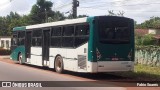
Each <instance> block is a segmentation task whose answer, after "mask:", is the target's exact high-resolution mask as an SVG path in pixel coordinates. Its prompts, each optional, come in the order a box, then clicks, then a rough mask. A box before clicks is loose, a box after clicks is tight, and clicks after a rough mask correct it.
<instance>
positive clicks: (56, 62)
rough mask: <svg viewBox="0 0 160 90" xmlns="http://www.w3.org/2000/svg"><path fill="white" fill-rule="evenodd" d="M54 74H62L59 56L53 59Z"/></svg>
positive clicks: (61, 62)
mask: <svg viewBox="0 0 160 90" xmlns="http://www.w3.org/2000/svg"><path fill="white" fill-rule="evenodd" d="M54 68H55V70H56V72H58V73H63V71H64V69H63V59H62V57H61V56H57V57H56V59H55V66H54Z"/></svg>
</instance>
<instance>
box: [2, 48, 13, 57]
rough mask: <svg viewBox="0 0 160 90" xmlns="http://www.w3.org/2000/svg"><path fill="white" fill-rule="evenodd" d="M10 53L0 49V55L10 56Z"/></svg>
mask: <svg viewBox="0 0 160 90" xmlns="http://www.w3.org/2000/svg"><path fill="white" fill-rule="evenodd" d="M10 54H11V51H10V50H6V49H2V48H0V55H10Z"/></svg>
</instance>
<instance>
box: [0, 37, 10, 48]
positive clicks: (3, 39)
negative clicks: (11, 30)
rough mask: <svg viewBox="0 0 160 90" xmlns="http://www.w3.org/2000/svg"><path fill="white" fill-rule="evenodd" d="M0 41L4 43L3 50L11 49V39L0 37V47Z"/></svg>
mask: <svg viewBox="0 0 160 90" xmlns="http://www.w3.org/2000/svg"><path fill="white" fill-rule="evenodd" d="M2 41H4V47H3V48H4V49H10V47H11V38H7V37H6V38H3V37H1V38H0V47H2ZM6 41H8V47H7V43H6Z"/></svg>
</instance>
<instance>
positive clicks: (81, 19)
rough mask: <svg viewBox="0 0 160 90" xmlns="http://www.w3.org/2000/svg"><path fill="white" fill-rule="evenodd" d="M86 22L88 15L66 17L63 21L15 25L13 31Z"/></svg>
mask: <svg viewBox="0 0 160 90" xmlns="http://www.w3.org/2000/svg"><path fill="white" fill-rule="evenodd" d="M84 22H87V17H84V18H78V19H66V20H63V21H57V22H49V23H42V24H35V25H29V26H22V27H15V28H13V31H20V30H26V29H36V28H45V27H51V26H58V25H66V24H75V23H84Z"/></svg>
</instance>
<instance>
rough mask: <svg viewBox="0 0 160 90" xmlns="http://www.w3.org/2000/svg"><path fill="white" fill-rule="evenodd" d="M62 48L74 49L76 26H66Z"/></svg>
mask: <svg viewBox="0 0 160 90" xmlns="http://www.w3.org/2000/svg"><path fill="white" fill-rule="evenodd" d="M62 36H63V37H62V47H71V48H73V47H74V45H73V42H74V26H64V28H63V35H62Z"/></svg>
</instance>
